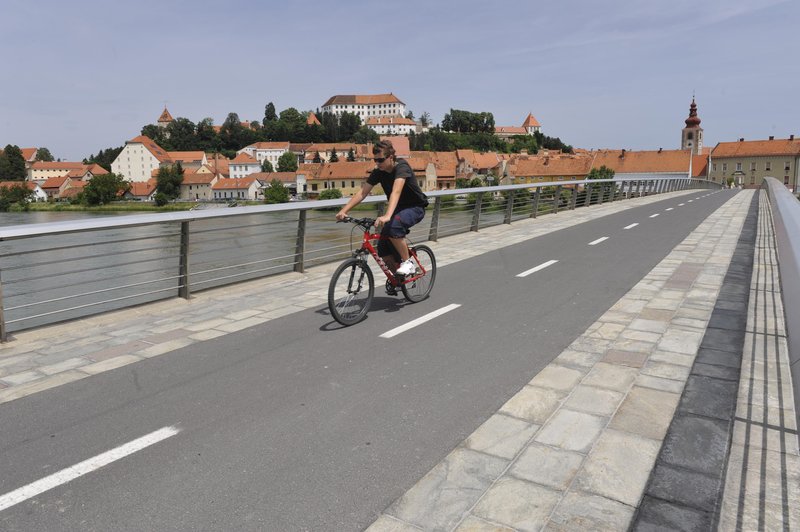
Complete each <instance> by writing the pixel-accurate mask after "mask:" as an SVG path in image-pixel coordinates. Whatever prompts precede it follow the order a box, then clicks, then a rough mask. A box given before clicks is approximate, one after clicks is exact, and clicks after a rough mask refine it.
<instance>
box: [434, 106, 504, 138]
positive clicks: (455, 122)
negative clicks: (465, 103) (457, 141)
mask: <svg viewBox="0 0 800 532" xmlns="http://www.w3.org/2000/svg"><path fill="white" fill-rule="evenodd" d="M442 129H444V130H445V131H455V132H456V133H492V134H494V115H493V114H492V113H485V112H484V113H471V112H469V111H461V110H459V109H450V112H449V113H447V114H446V115H444V120H442Z"/></svg>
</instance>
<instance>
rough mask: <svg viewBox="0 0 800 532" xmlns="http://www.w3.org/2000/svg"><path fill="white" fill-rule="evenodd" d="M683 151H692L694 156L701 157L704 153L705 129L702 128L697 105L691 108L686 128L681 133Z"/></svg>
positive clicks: (693, 104)
mask: <svg viewBox="0 0 800 532" xmlns="http://www.w3.org/2000/svg"><path fill="white" fill-rule="evenodd" d="M681 149H682V150H690V151H691V152H692V153H693V154H694V155H699V154H700V153H701V152H702V151H703V128H702V127H700V117H699V116H697V104H696V103H694V96H692V105H690V106H689V118H687V119H686V127H685V128H683V132H682V133H681Z"/></svg>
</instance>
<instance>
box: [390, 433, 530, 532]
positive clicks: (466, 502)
mask: <svg viewBox="0 0 800 532" xmlns="http://www.w3.org/2000/svg"><path fill="white" fill-rule="evenodd" d="M507 465H508V461H507V460H503V459H500V458H496V457H493V456H488V455H485V454H482V453H477V452H475V451H470V450H468V449H463V448H457V449H456V450H454V451H453V452H451V453H450V454H449V455H448V456H447V458H445V459H444V460H443V461H442V462H440V463H439V464H438V465H436V466H435V467H434V468H433V469H432V470H431V471H430V472H428V474H426V475H425V476H424V477H423V478H422V479H421V480H420V481H419V482H417V484H416V485H415V486H414V487H412V488H411V489H410V490H408V491H407V492H406V493H405V494H404V495H403V496H402V497H400V498H399V499H398V500H397V501H395V502H394V503H393V504H392V505H391V506H390V507H389V508H388V510H387V511H386V513H387V514H389V515H391V516H394V517H397V518H398V519H400V520H402V521H405V522H407V523H411V524H413V525H415V526H418V527H421V528H424V529H426V530H439V529H446V530H450V529H452V528H453V527H455V525H456V524H457V523H458V522H459V521H461V518H462V516H463V515H464V513H465V512H466V511H467V510H468V509H469V508H471V507H472V506H473V505H474V504H475V502H476V501H477V500H478V499H479V498H480V497H481V495H483V494H484V492H485V491H486V490H487V489H488V488H489V486H490V485H491V484H492V482H494V480H495V479H496V478H498V477H499V476H500V473H502V472H503V470H505V468H506V467H507ZM518 482H519V481H518ZM542 489H543V488H542Z"/></svg>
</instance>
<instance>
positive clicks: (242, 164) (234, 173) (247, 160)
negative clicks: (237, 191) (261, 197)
mask: <svg viewBox="0 0 800 532" xmlns="http://www.w3.org/2000/svg"><path fill="white" fill-rule="evenodd" d="M228 170H229V171H230V176H231V179H241V178H243V177H247V176H249V175H250V174H255V173H256V172H260V171H261V163H259V162H258V161H256V160H255V159H254V158H253V157H251V156H250V155H248V154H246V153H240V154H239V155H237V156H236V157H235V158H234V159H232V160H231V162H229V163H228Z"/></svg>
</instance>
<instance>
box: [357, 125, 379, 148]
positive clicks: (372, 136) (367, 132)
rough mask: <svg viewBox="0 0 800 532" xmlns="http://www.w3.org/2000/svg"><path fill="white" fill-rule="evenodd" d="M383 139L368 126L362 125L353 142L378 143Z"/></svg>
mask: <svg viewBox="0 0 800 532" xmlns="http://www.w3.org/2000/svg"><path fill="white" fill-rule="evenodd" d="M380 140H381V137H380V136H379V135H378V134H377V133H376V132H375V130H374V129H370V128H368V127H367V126H361V127H360V128H359V130H358V131H356V132H355V134H354V135H353V142H355V143H356V144H368V143H372V144H376V143H377V142H379V141H380Z"/></svg>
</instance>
